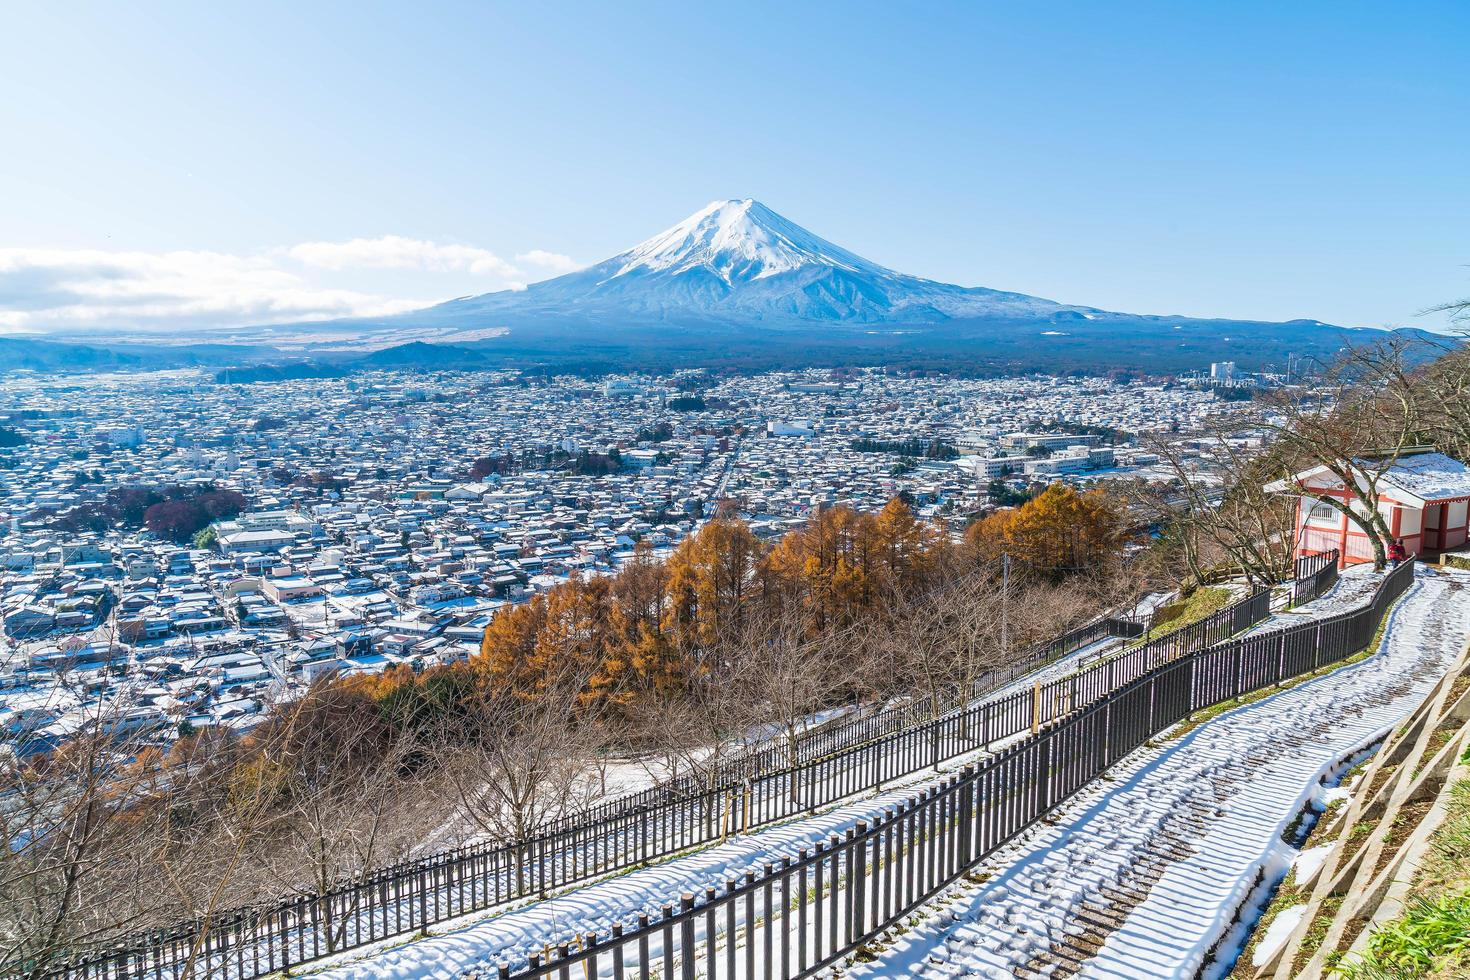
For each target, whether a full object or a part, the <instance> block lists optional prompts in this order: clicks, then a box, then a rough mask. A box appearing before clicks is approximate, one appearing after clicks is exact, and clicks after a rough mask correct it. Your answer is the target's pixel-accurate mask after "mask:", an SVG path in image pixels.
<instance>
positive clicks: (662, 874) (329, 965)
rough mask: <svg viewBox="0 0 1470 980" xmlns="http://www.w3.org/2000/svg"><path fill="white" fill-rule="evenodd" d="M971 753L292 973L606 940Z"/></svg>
mask: <svg viewBox="0 0 1470 980" xmlns="http://www.w3.org/2000/svg"><path fill="white" fill-rule="evenodd" d="M983 755H984V753H983V752H982V751H977V752H974V753H970V754H968V755H964V756H960V757H958V758H956V759H954V760H952V761H951V762H949V763H947V764H945V765H944V766H943V767H941V768H940V769H939V770H938V771H937V772H936V771H935V770H932V769H931V770H926V771H925V772H923V773H916V774H914V776H912V777H911V778H909V779H906V780H903V781H900V782H899V783H895V784H894V785H893V787H892V788H888V789H885V790H883V791H882V792H880V793H877V794H873V795H871V796H868V797H865V798H864V799H861V800H858V801H854V802H851V803H847V804H844V805H841V806H837V807H834V808H832V809H829V810H826V811H823V812H821V813H818V814H817V815H815V816H811V817H804V818H799V819H796V820H793V821H791V822H788V823H784V824H777V825H773V826H771V827H768V828H766V829H764V830H760V831H757V832H755V833H752V834H746V835H741V836H738V837H732V838H731V839H730V840H728V841H727V842H725V843H723V844H718V845H715V846H713V847H708V848H705V849H703V850H699V851H695V852H692V853H690V854H685V855H682V856H678V857H675V858H673V859H671V860H668V861H665V862H663V863H661V864H656V865H654V866H652V867H648V868H642V869H638V870H635V871H632V872H629V873H628V874H624V875H620V876H617V877H613V878H607V879H603V880H601V881H595V882H593V883H591V884H588V885H585V886H582V887H580V888H577V889H576V890H574V891H571V892H568V893H566V894H563V895H557V896H553V897H552V898H549V899H546V900H544V901H540V902H534V903H531V904H528V905H524V906H521V907H518V908H512V909H509V910H505V911H500V910H490V911H487V912H484V913H478V914H471V915H469V916H466V917H465V918H464V919H462V920H460V921H461V922H463V923H465V925H463V926H461V927H459V928H453V925H454V924H453V923H451V924H449V926H448V927H446V926H443V925H441V926H437V927H435V928H436V930H442V929H446V928H449V929H450V930H451V931H445V932H442V933H441V934H438V935H434V936H431V937H429V938H427V939H423V940H420V941H418V942H414V943H409V944H407V945H404V946H399V947H396V948H391V949H381V948H376V949H375V948H371V947H369V948H364V949H360V950H356V951H352V952H348V953H346V954H343V955H342V956H340V957H336V958H333V959H330V960H325V961H319V962H318V963H315V964H306V965H304V966H302V967H298V968H294V970H293V972H296V973H311V974H312V975H313V976H319V977H330V978H343V980H345V978H354V980H368V978H377V977H389V978H395V980H408V978H419V977H445V976H458V975H460V974H462V973H465V972H468V971H471V970H479V971H484V972H486V973H489V974H492V975H493V973H494V967H495V964H497V963H500V962H510V963H520V964H524V963H525V961H526V956H527V954H528V953H531V952H540V951H541V949H542V946H543V944H544V943H547V942H552V943H555V942H556V941H558V940H566V939H569V938H571V937H572V936H573V935H576V934H586V933H588V932H596V933H598V934H600V935H607V934H608V933H609V932H610V931H611V927H612V925H613V923H614V922H621V923H623V924H624V925H625V926H630V927H631V926H632V925H633V924H634V923H635V922H636V920H637V913H638V912H640V911H641V912H647V913H649V914H650V915H654V916H656V914H657V912H658V910H659V908H660V907H661V906H662V905H663V903H665V902H673V903H675V904H676V905H677V904H678V900H679V896H680V895H681V894H683V893H685V892H693V893H696V894H699V893H702V892H703V891H704V889H705V888H706V887H707V886H715V887H717V888H720V889H723V887H724V885H725V882H727V881H728V880H730V879H732V878H740V877H742V876H743V875H744V874H745V872H746V871H747V870H750V871H757V872H759V871H760V869H761V868H762V867H763V866H764V865H765V863H766V862H768V861H771V860H773V859H779V858H780V857H782V856H785V855H795V854H796V852H797V851H798V850H800V849H801V848H810V847H813V846H814V845H815V844H816V843H817V842H818V841H826V840H828V838H830V837H831V836H832V835H833V834H842V833H844V832H846V830H847V829H848V828H850V827H852V826H853V825H854V824H856V823H857V822H858V821H859V820H867V821H872V820H874V819H876V818H877V817H879V816H881V815H883V814H884V813H885V812H886V811H888V810H891V809H893V808H894V807H896V806H898V805H899V804H900V803H902V802H903V801H905V800H908V799H910V798H912V797H913V796H914V795H915V793H916V792H917V790H918V789H919V788H921V787H925V786H929V785H931V784H933V783H935V782H937V781H939V780H940V779H943V778H948V776H949V775H952V774H953V773H954V772H956V771H958V770H959V769H960V768H962V767H963V766H965V765H969V764H971V763H973V762H974V761H976V760H977V759H978V758H980V757H982V756H983Z"/></svg>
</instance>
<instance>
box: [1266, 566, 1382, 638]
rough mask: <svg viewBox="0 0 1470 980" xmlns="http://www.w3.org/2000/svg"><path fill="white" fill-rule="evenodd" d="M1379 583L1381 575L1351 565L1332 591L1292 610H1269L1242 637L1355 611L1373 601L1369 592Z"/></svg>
mask: <svg viewBox="0 0 1470 980" xmlns="http://www.w3.org/2000/svg"><path fill="white" fill-rule="evenodd" d="M1381 581H1383V573H1382V572H1376V571H1374V570H1373V566H1372V565H1351V566H1349V567H1348V568H1346V569H1344V570H1343V572H1342V574H1341V575H1339V576H1338V579H1337V581H1336V582H1334V583H1333V584H1332V588H1330V589H1328V590H1327V591H1326V592H1324V593H1323V594H1322V595H1320V596H1318V597H1317V598H1316V599H1312V600H1309V601H1307V602H1304V603H1302V604H1301V605H1300V606H1297V607H1296V608H1294V609H1278V610H1272V612H1271V615H1270V616H1267V617H1266V618H1265V619H1263V620H1262V621H1261V622H1259V623H1257V624H1256V625H1255V626H1253V627H1251V628H1250V629H1249V630H1246V632H1245V635H1249V634H1251V633H1265V632H1269V631H1271V630H1276V629H1280V628H1281V627H1283V626H1295V625H1296V624H1298V623H1302V622H1305V621H1306V620H1308V619H1325V618H1326V617H1328V616H1336V615H1337V614H1338V613H1345V612H1351V611H1352V610H1354V609H1359V608H1361V607H1362V606H1364V605H1366V604H1367V603H1368V600H1370V599H1372V598H1373V590H1374V589H1376V588H1378V583H1379V582H1381Z"/></svg>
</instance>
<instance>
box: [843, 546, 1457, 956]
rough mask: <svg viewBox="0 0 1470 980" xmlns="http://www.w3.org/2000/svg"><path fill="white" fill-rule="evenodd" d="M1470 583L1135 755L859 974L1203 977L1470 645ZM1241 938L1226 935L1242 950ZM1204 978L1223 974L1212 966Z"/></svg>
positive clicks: (1427, 583)
mask: <svg viewBox="0 0 1470 980" xmlns="http://www.w3.org/2000/svg"><path fill="white" fill-rule="evenodd" d="M1466 589H1467V578H1466V577H1465V576H1463V575H1451V574H1435V573H1432V572H1421V573H1420V575H1419V580H1418V582H1417V583H1416V585H1415V586H1414V588H1413V590H1412V591H1410V593H1409V594H1408V595H1406V596H1405V598H1404V599H1403V601H1402V602H1401V603H1400V604H1399V605H1398V606H1397V607H1396V608H1395V609H1394V611H1393V613H1392V615H1391V618H1390V620H1389V626H1388V629H1387V631H1386V634H1385V638H1384V641H1383V644H1382V646H1381V647H1380V648H1379V652H1378V655H1377V656H1374V657H1372V658H1370V659H1368V660H1366V661H1364V662H1362V663H1359V664H1356V665H1354V666H1351V667H1346V668H1343V669H1341V670H1338V671H1336V672H1334V673H1332V674H1328V675H1326V676H1324V677H1321V678H1318V679H1316V680H1313V681H1309V682H1307V683H1304V684H1301V685H1298V686H1297V687H1294V688H1292V689H1290V690H1286V691H1282V692H1281V693H1279V694H1276V695H1273V696H1272V697H1269V698H1266V699H1264V700H1261V701H1258V702H1255V703H1252V704H1247V705H1244V706H1242V707H1239V708H1236V709H1234V710H1232V711H1229V712H1227V713H1225V714H1223V715H1221V716H1219V717H1217V718H1215V719H1213V720H1211V721H1209V722H1207V723H1205V724H1203V725H1201V726H1200V727H1199V728H1197V729H1195V730H1194V731H1192V732H1190V733H1189V734H1187V735H1185V736H1183V737H1181V738H1179V739H1176V740H1174V741H1171V742H1167V743H1165V744H1164V745H1163V746H1161V747H1158V748H1152V749H1143V750H1141V751H1140V752H1138V753H1135V754H1134V755H1133V756H1131V757H1130V758H1129V759H1127V760H1125V761H1124V762H1123V763H1122V764H1121V765H1120V766H1119V767H1118V768H1117V769H1115V770H1114V771H1113V772H1111V773H1110V774H1109V775H1108V777H1107V778H1105V779H1104V780H1102V781H1099V782H1098V783H1096V784H1094V785H1093V786H1091V787H1089V788H1087V789H1085V790H1084V791H1083V792H1082V793H1081V794H1079V796H1078V797H1077V798H1076V799H1074V800H1073V801H1072V802H1071V803H1069V804H1068V805H1067V806H1066V807H1064V808H1063V810H1062V811H1061V812H1060V814H1059V815H1058V818H1057V819H1056V820H1054V821H1051V822H1048V823H1044V824H1042V825H1039V826H1037V827H1035V828H1033V829H1032V830H1030V831H1028V832H1027V833H1026V834H1024V835H1023V836H1022V837H1021V838H1019V839H1018V840H1017V841H1016V842H1015V843H1013V844H1011V845H1010V846H1008V847H1006V848H1003V849H1002V850H1001V851H1000V852H999V853H997V854H996V855H995V856H994V857H993V858H992V859H991V860H989V861H987V862H985V863H984V864H982V865H981V866H980V868H979V869H978V870H979V871H980V872H982V873H984V872H989V873H990V877H989V878H988V879H987V880H985V881H984V882H983V884H980V885H978V886H965V887H963V888H959V889H956V891H955V892H954V893H953V895H952V897H951V898H950V899H949V900H948V901H942V902H941V903H939V904H938V906H937V912H936V914H934V915H932V916H931V917H929V918H928V919H927V920H925V921H924V922H923V923H921V924H920V925H919V926H917V927H916V928H914V929H913V930H911V931H910V932H908V933H906V934H903V935H901V936H899V937H898V938H897V939H896V940H895V942H894V944H893V946H892V947H891V948H889V949H888V950H886V951H885V952H884V953H883V954H882V955H880V956H879V958H878V959H877V960H876V961H875V962H872V963H868V964H861V965H858V966H856V967H854V968H853V969H852V970H851V971H849V973H848V975H849V976H852V977H865V978H870V977H928V978H950V977H960V976H967V977H968V976H978V977H989V978H996V980H999V978H1002V977H1006V978H1009V977H1027V978H1032V977H1049V976H1066V975H1078V976H1082V977H1095V978H1103V980H1144V978H1187V977H1195V976H1196V975H1198V974H1199V973H1200V972H1201V970H1202V969H1204V968H1205V967H1206V965H1207V963H1208V962H1209V960H1210V956H1211V950H1212V949H1213V948H1214V947H1215V945H1216V944H1217V943H1220V942H1221V941H1222V940H1225V937H1227V935H1228V934H1229V933H1230V930H1231V926H1232V922H1233V920H1234V917H1235V913H1236V910H1237V909H1238V908H1240V907H1241V905H1242V903H1244V902H1245V901H1246V899H1247V897H1248V896H1250V895H1251V893H1252V891H1253V888H1254V886H1255V883H1256V878H1257V874H1258V873H1259V872H1261V871H1262V870H1263V869H1265V870H1266V873H1267V874H1268V875H1270V874H1279V873H1281V872H1283V871H1284V870H1285V868H1286V866H1287V865H1288V864H1289V862H1290V860H1291V857H1292V856H1293V855H1294V852H1292V851H1291V850H1290V849H1289V848H1288V847H1287V846H1286V845H1285V844H1284V843H1283V842H1282V840H1281V833H1282V831H1283V830H1285V829H1286V828H1287V827H1288V826H1289V825H1290V824H1291V823H1292V822H1293V821H1294V820H1295V819H1296V817H1297V815H1298V814H1299V813H1300V812H1301V810H1302V809H1303V807H1304V806H1305V805H1306V804H1307V803H1308V802H1309V801H1310V800H1311V799H1312V798H1313V797H1314V795H1319V794H1322V793H1323V790H1324V787H1323V784H1322V782H1321V779H1322V777H1323V776H1324V774H1327V773H1329V772H1331V771H1333V770H1334V769H1335V767H1337V766H1338V765H1339V764H1340V763H1341V761H1342V760H1344V759H1346V758H1347V757H1349V756H1350V755H1351V754H1352V753H1353V752H1355V751H1356V750H1358V749H1359V748H1360V747H1361V746H1364V745H1367V744H1370V743H1372V742H1373V741H1375V740H1376V739H1378V738H1379V737H1381V735H1382V734H1383V732H1385V731H1386V730H1388V729H1389V728H1390V727H1391V726H1392V725H1394V724H1395V723H1397V722H1398V721H1399V720H1400V719H1401V718H1403V717H1404V715H1406V714H1407V713H1408V712H1409V711H1410V710H1412V708H1413V707H1414V705H1416V704H1418V703H1419V701H1420V700H1421V699H1422V698H1423V697H1424V695H1425V694H1426V693H1427V692H1428V690H1429V689H1430V687H1432V685H1433V684H1434V683H1435V681H1436V680H1437V679H1438V677H1439V676H1440V674H1441V673H1443V671H1444V669H1445V668H1446V667H1447V666H1448V665H1449V664H1450V663H1451V662H1452V661H1453V660H1454V658H1455V656H1456V655H1457V654H1458V653H1459V652H1460V650H1461V649H1463V647H1464V644H1465V641H1466V638H1467V637H1470V602H1467V601H1465V594H1466ZM1239 938H1240V937H1239V936H1236V937H1234V939H1233V940H1225V941H1226V944H1227V945H1229V946H1230V947H1231V952H1233V950H1234V949H1236V948H1238V940H1239ZM1206 975H1216V974H1215V973H1212V972H1210V971H1208V970H1206Z"/></svg>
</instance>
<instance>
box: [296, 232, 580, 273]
mask: <svg viewBox="0 0 1470 980" xmlns="http://www.w3.org/2000/svg"><path fill="white" fill-rule="evenodd" d="M286 254H288V255H290V256H291V258H293V259H295V260H296V261H298V262H301V263H302V264H304V265H309V266H314V267H316V268H319V269H334V270H342V269H352V268H359V269H423V270H426V271H429V272H468V273H470V274H471V275H476V276H499V277H501V278H515V277H517V276H519V275H520V270H519V269H517V268H516V267H515V266H514V265H512V264H511V263H509V262H507V261H505V260H504V259H502V258H501V257H500V256H498V255H496V254H495V253H494V252H490V251H486V250H485V249H483V248H476V247H474V246H473V245H441V244H439V243H438V242H429V241H424V240H422V239H419V238H404V237H403V236H401V235H381V236H379V237H378V238H354V239H352V240H350V241H345V242H303V243H302V244H300V245H293V246H292V247H291V248H289V249H287V250H286ZM528 254H530V253H528ZM541 254H546V255H550V254H551V253H550V252H546V253H541Z"/></svg>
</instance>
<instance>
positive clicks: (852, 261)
mask: <svg viewBox="0 0 1470 980" xmlns="http://www.w3.org/2000/svg"><path fill="white" fill-rule="evenodd" d="M613 263H619V268H618V271H617V272H615V273H613V275H612V278H617V277H618V276H625V275H630V274H632V273H635V272H638V271H647V272H669V273H671V274H674V275H677V274H679V273H681V272H688V271H690V270H691V269H695V268H704V269H708V270H710V271H711V272H714V273H715V274H716V275H718V276H719V277H720V278H721V279H723V280H725V282H727V283H732V284H733V283H734V282H737V281H743V282H750V281H753V280H756V279H764V278H765V277H766V276H774V275H777V274H779V273H782V272H792V271H794V270H796V269H799V268H801V267H802V266H805V265H810V264H815V265H826V266H833V267H834V268H838V269H846V270H847V271H848V272H858V273H863V274H866V275H874V276H892V275H896V273H894V272H892V271H890V270H888V269H885V268H883V267H882V266H880V265H877V264H876V263H873V262H869V261H868V260H867V259H865V258H862V257H861V256H858V255H854V254H853V253H851V252H849V251H847V250H846V249H844V248H841V247H839V246H837V245H833V244H832V243H831V242H829V241H827V240H826V239H823V238H819V237H817V236H816V235H813V234H812V233H811V232H809V231H807V230H806V229H805V228H802V227H801V226H800V225H797V224H793V223H792V222H790V221H787V220H786V219H785V218H783V217H781V216H780V215H779V214H777V213H776V212H774V211H772V210H771V209H770V208H768V207H766V206H765V205H764V204H762V203H760V202H759V201H755V200H752V199H751V198H745V199H744V200H742V201H712V202H710V203H709V204H708V205H706V206H705V207H703V208H701V209H700V210H698V211H696V212H694V214H692V215H690V216H689V217H687V218H685V219H684V220H683V221H681V222H679V223H678V224H677V225H675V226H674V227H672V228H670V229H669V230H668V231H665V232H663V233H661V234H658V235H655V236H653V237H652V238H650V239H649V240H648V241H646V242H644V243H643V244H641V245H638V246H636V247H634V248H631V249H629V250H628V251H626V252H624V253H623V254H621V255H616V256H613V257H612V258H611V259H609V260H608V261H607V262H606V263H604V265H611V264H613Z"/></svg>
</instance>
